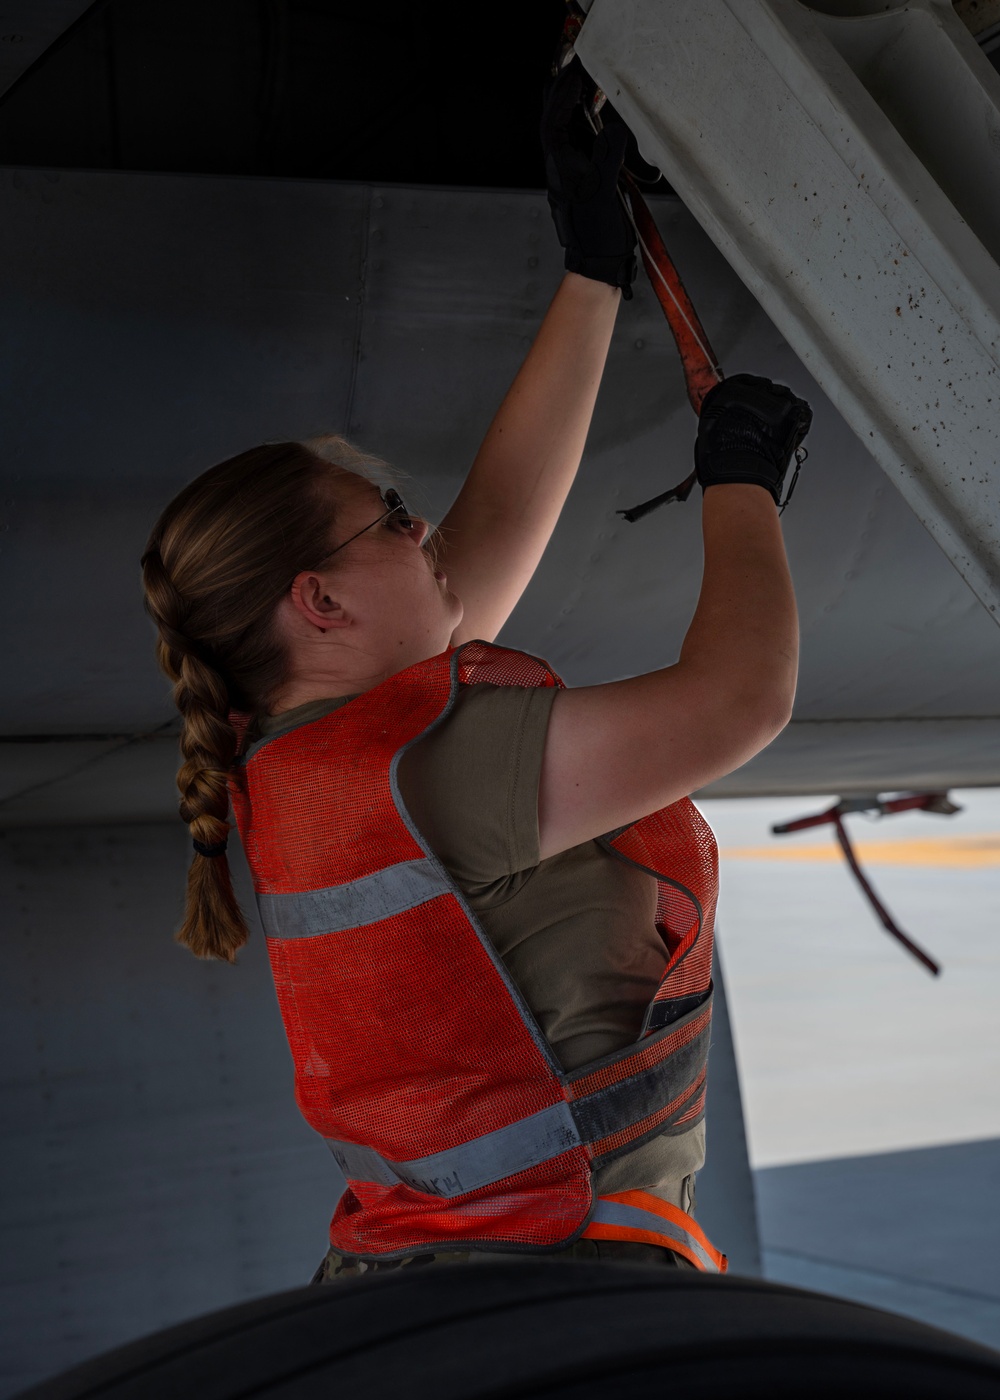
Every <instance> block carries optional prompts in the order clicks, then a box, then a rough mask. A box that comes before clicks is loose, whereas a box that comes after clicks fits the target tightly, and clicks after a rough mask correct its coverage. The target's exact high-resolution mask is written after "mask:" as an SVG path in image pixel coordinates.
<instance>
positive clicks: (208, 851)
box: [192, 838, 229, 856]
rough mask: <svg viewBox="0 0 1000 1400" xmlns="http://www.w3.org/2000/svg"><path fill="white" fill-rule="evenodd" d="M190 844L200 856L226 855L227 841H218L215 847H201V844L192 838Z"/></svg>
mask: <svg viewBox="0 0 1000 1400" xmlns="http://www.w3.org/2000/svg"><path fill="white" fill-rule="evenodd" d="M192 844H193V846H194V848H195V850H196V851H197V852H198V854H199V855H200V856H223V855H225V853H226V847H227V846H228V845H229V842H228V840H227V841H220V842H219V844H218V845H217V846H203V845H202V843H201V842H200V841H198V840H196V839H195V838H192Z"/></svg>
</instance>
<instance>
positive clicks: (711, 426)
mask: <svg viewBox="0 0 1000 1400" xmlns="http://www.w3.org/2000/svg"><path fill="white" fill-rule="evenodd" d="M811 423H812V409H811V408H810V407H809V405H808V404H807V403H806V401H805V399H800V398H797V397H796V396H795V395H794V394H793V393H792V391H791V389H788V388H786V387H785V385H784V384H775V383H773V382H772V381H771V380H770V379H762V378H760V377H759V376H758V375H755V374H734V375H731V376H730V378H728V379H724V380H723V381H722V383H721V384H716V385H715V387H714V388H713V389H710V390H709V391H708V393H707V394H706V395H705V398H704V400H703V402H702V405H701V416H700V418H699V422H698V439H697V441H696V443H695V448H694V461H695V470H696V472H697V476H698V480H699V481H700V482H701V485H702V489H703V490H707V488H708V487H709V486H721V485H723V484H728V483H732V482H748V483H750V484H752V485H754V486H763V487H765V488H766V489H767V490H768V491H770V493H771V495H772V496H773V497H774V503H775V505H780V504H781V487H782V483H783V481H784V479H785V472H786V471H787V470H788V464H789V462H790V461H791V459H792V456H793V455H794V453H795V451H796V449H797V448H798V446H799V444H800V443H801V441H802V439H803V438H804V437H805V435H806V433H807V432H808V431H809V426H810V424H811ZM794 484H795V483H794V480H793V482H792V485H793V486H794ZM788 494H789V496H791V490H789V493H788Z"/></svg>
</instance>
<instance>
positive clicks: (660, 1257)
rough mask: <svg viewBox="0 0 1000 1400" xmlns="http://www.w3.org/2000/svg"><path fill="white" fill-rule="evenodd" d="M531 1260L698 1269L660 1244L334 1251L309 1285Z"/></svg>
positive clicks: (583, 1243)
mask: <svg viewBox="0 0 1000 1400" xmlns="http://www.w3.org/2000/svg"><path fill="white" fill-rule="evenodd" d="M515 1259H520V1260H529V1259H530V1260H531V1261H532V1263H535V1262H536V1261H537V1262H538V1263H540V1264H545V1263H548V1262H549V1261H550V1260H555V1261H556V1262H558V1261H559V1260H562V1259H589V1260H598V1259H599V1260H604V1261H607V1260H609V1259H610V1260H613V1261H614V1262H615V1263H618V1264H646V1265H648V1266H650V1267H652V1268H660V1269H663V1268H666V1269H693V1268H694V1267H695V1266H694V1265H693V1264H692V1263H690V1262H689V1261H688V1260H687V1259H685V1258H684V1256H683V1255H681V1254H675V1253H674V1252H673V1250H672V1249H663V1248H661V1246H660V1245H657V1244H637V1243H634V1242H633V1241H632V1240H577V1241H576V1243H575V1244H572V1245H570V1247H569V1248H568V1249H560V1250H554V1251H553V1252H551V1253H549V1254H501V1253H486V1252H484V1251H482V1250H478V1249H460V1250H440V1251H438V1252H437V1253H436V1254H409V1255H407V1256H406V1257H405V1258H404V1259H386V1260H384V1261H382V1262H379V1261H375V1262H369V1261H367V1260H365V1259H358V1258H357V1257H356V1256H355V1255H353V1254H338V1253H337V1252H336V1250H333V1249H331V1250H330V1251H329V1252H328V1253H327V1255H326V1258H325V1259H324V1260H323V1262H322V1264H320V1266H319V1268H318V1269H317V1270H316V1273H315V1274H314V1275H313V1277H312V1279H311V1280H310V1282H312V1283H339V1282H340V1280H341V1279H349V1278H357V1277H358V1275H359V1274H367V1273H370V1272H373V1271H374V1272H378V1271H380V1270H383V1269H413V1268H420V1267H421V1266H423V1265H425V1264H495V1263H509V1262H510V1261H511V1260H515Z"/></svg>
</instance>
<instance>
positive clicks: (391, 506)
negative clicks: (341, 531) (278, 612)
mask: <svg viewBox="0 0 1000 1400" xmlns="http://www.w3.org/2000/svg"><path fill="white" fill-rule="evenodd" d="M379 495H380V496H381V497H382V504H383V505H384V506H385V510H384V511H383V513H382V514H381V515H380V516H379V518H378V520H373V521H372V523H371V525H366V526H365V529H364V530H359V531H358V534H357V535H352V536H351V539H350V540H345V541H344V544H338V545H337V549H332V550H331V551H330V553H329V554H328V555H327V556H326V558H327V559H331V558H332V557H333V555H335V554H336V553H337V550H338V549H343V548H344V545H348V544H350V543H351V540H356V539H357V538H358V535H363V534H364V533H365V530H370V529H371V528H372V525H377V524H378V523H379V520H384V519H385V517H386V516H387V515H391V514H392V513H393V511H394V510H398V511H402V513H403V514H404V515H405V516H409V514H410V513H409V511H408V510H407V509H406V507H405V506H404V505H403V502H402V500H401V498H400V495H399V492H398V491H393V490H392V489H390V490H388V491H380V492H379ZM410 523H411V524H412V523H413V521H412V519H411V522H410ZM322 562H323V563H325V562H326V560H323V561H322Z"/></svg>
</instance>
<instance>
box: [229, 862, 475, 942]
mask: <svg viewBox="0 0 1000 1400" xmlns="http://www.w3.org/2000/svg"><path fill="white" fill-rule="evenodd" d="M451 889H452V887H451V885H450V884H449V883H448V880H447V879H446V878H445V877H443V876H442V875H441V873H440V872H439V871H438V870H436V869H435V867H434V864H433V862H431V861H429V860H427V859H426V858H425V857H421V858H420V859H419V860H404V861H400V862H399V864H398V865H390V866H387V867H386V869H385V870H377V871H376V872H375V874H374V875H365V876H363V877H362V878H361V879H360V880H349V881H348V882H347V884H344V885H330V886H329V887H328V888H327V889H323V890H305V891H303V892H302V893H301V894H259V895H258V896H257V908H258V909H259V911H260V921H261V924H262V925H263V927H264V932H265V934H266V935H267V937H268V938H315V937H317V936H318V935H319V934H323V933H341V932H342V931H343V930H344V929H349V928H358V927H360V926H361V925H363V924H374V923H377V922H378V920H379V919H388V918H390V917H391V916H392V915H393V914H401V913H402V912H403V910H404V909H414V908H416V906H417V905H418V904H426V902H427V900H429V899H435V898H436V897H437V896H438V895H439V894H449V893H451Z"/></svg>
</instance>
